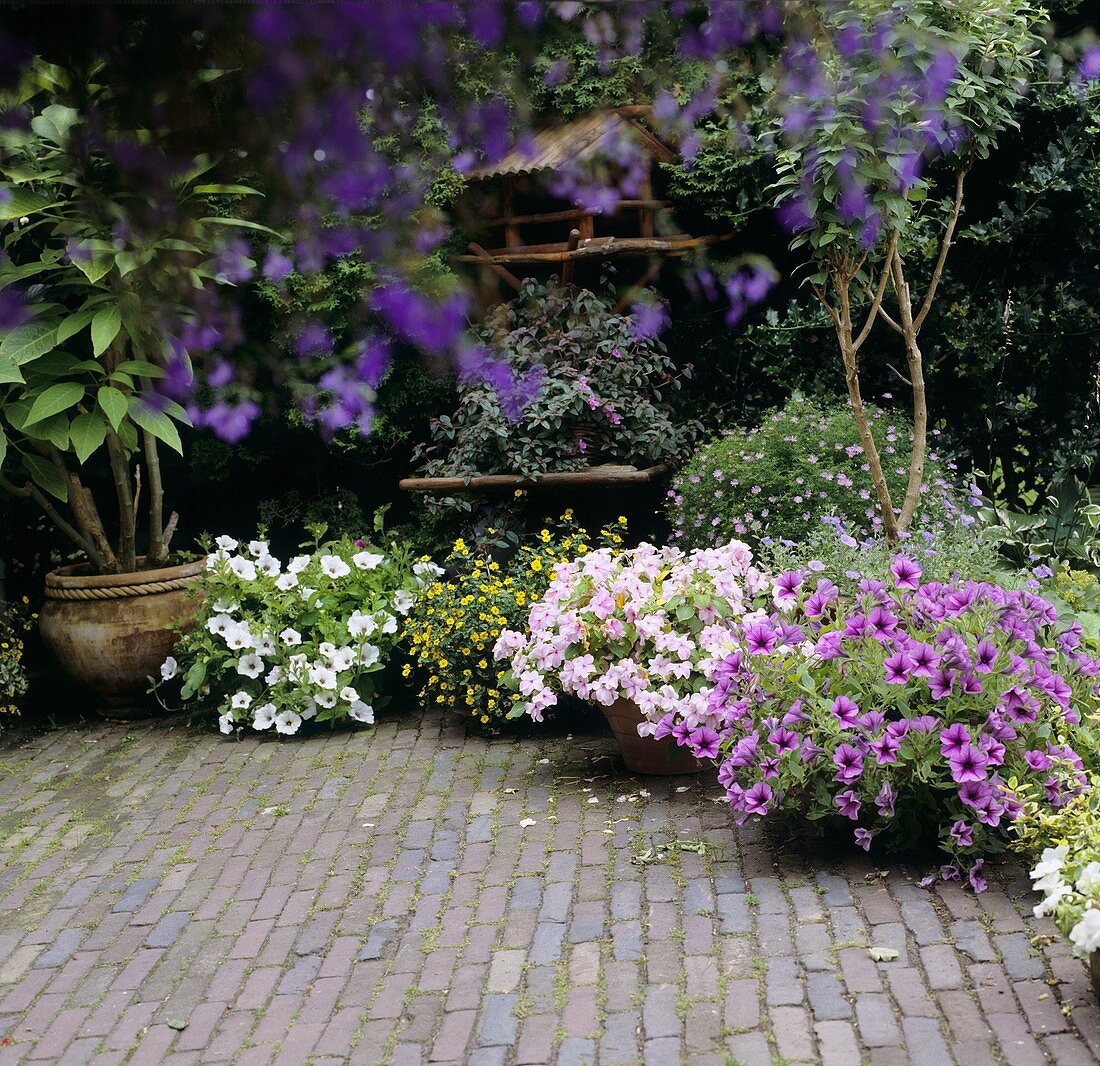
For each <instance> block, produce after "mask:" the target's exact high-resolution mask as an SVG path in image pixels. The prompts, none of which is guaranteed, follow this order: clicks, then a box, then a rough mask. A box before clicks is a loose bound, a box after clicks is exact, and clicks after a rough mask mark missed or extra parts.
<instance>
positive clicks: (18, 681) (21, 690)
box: [0, 597, 37, 729]
mask: <svg viewBox="0 0 1100 1066" xmlns="http://www.w3.org/2000/svg"><path fill="white" fill-rule="evenodd" d="M36 617H37V616H36V615H33V614H32V613H31V612H30V609H29V608H28V605H27V600H26V598H25V597H24V599H23V600H22V601H21V602H19V603H0V729H3V724H2V723H3V720H4V718H5V717H10V716H13V715H17V714H19V701H20V699H21V698H22V697H23V696H25V695H26V692H27V672H26V669H25V668H24V666H23V650H24V647H23V638H24V636H25V634H26V632H27V630H28V629H29V628H30V626H31V623H32V621H33V620H34V618H36Z"/></svg>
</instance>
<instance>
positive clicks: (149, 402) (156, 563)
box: [0, 62, 255, 703]
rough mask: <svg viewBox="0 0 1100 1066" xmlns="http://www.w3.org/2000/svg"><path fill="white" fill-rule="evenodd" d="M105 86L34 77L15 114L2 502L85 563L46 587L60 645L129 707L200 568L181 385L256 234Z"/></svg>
mask: <svg viewBox="0 0 1100 1066" xmlns="http://www.w3.org/2000/svg"><path fill="white" fill-rule="evenodd" d="M100 76H101V72H100V71H84V70H82V71H79V72H78V71H72V72H68V71H64V70H61V69H59V68H58V67H56V66H53V65H49V64H46V63H43V62H37V63H34V64H32V65H31V66H30V68H29V69H28V71H27V73H26V76H25V78H24V81H23V83H22V84H21V85H20V87H19V88H18V90H16V91H14V92H12V93H11V94H9V95H8V96H7V97H5V98H4V99H3V100H2V101H0V118H2V119H3V122H2V125H3V129H2V130H0V234H2V237H3V256H2V257H0V294H2V295H3V296H4V300H5V302H4V311H5V314H6V317H7V322H6V323H5V325H6V326H7V329H6V330H5V331H4V332H3V333H2V334H0V337H2V339H0V493H8V494H10V495H12V496H17V497H25V498H28V499H29V500H31V501H33V502H34V503H36V504H37V505H38V506H40V507H41V508H42V510H43V511H45V513H46V514H47V515H48V516H49V518H50V519H51V520H52V521H53V523H54V524H55V525H56V526H57V528H58V529H59V530H61V531H62V533H64V534H65V535H66V536H67V537H68V539H69V540H71V542H72V543H73V545H74V546H75V547H76V548H77V549H78V550H79V552H80V553H81V555H82V556H83V561H82V562H79V563H76V564H74V565H70V566H64V567H62V568H60V569H58V570H55V571H54V572H52V573H51V574H49V575H48V576H47V578H46V602H45V606H44V608H43V610H42V612H41V623H40V624H41V631H42V636H43V638H44V641H45V643H46V645H47V647H48V648H49V649H50V650H51V652H52V653H53V654H54V655H55V656H56V657H57V659H58V661H59V663H60V664H61V665H62V666H63V667H64V668H65V670H66V671H68V672H69V673H70V674H71V675H72V676H74V677H75V678H76V679H77V680H78V681H80V682H82V683H83V684H85V685H87V686H88V687H90V688H91V689H93V690H94V691H96V692H98V693H99V695H100V696H101V697H103V698H104V699H105V700H106V701H107V702H109V703H126V702H129V701H131V700H132V699H133V698H134V697H135V696H136V695H137V694H138V693H141V692H142V691H144V689H145V688H146V687H147V678H148V677H149V675H150V674H152V673H154V672H155V670H156V668H157V666H158V665H159V663H161V662H162V661H163V660H164V658H165V656H166V655H167V653H168V652H169V651H170V650H171V645H172V643H173V640H174V633H173V630H172V626H173V624H174V623H175V622H176V621H178V620H179V618H180V617H181V615H183V614H185V613H186V612H187V610H188V609H189V608H188V592H187V590H188V587H189V586H190V585H191V584H192V583H193V582H194V581H195V579H196V578H197V576H198V574H199V573H200V571H201V569H202V563H201V562H181V561H179V560H178V559H177V558H175V557H173V555H172V537H173V533H174V532H175V529H176V523H177V516H176V514H175V513H169V514H167V515H166V505H165V487H164V483H163V478H162V468H161V459H160V456H161V447H162V446H164V445H166V446H167V447H168V448H171V449H172V450H174V451H177V452H181V453H182V443H181V439H180V433H179V426H180V425H181V424H182V425H189V424H190V420H189V418H188V414H187V412H186V410H185V409H184V408H183V407H182V406H181V405H180V404H179V403H178V402H177V401H176V400H174V399H172V398H171V395H170V392H171V388H169V387H166V385H170V384H171V382H170V381H166V378H168V377H173V378H175V379H177V380H178V378H179V377H180V376H181V375H182V376H183V377H184V378H189V377H190V361H189V353H188V334H189V332H190V334H191V336H195V335H197V334H199V333H200V332H201V327H203V322H202V320H201V318H200V310H201V309H202V308H203V307H204V306H205V303H204V297H207V296H209V295H210V291H209V290H211V289H212V287H213V286H215V285H220V284H231V283H233V282H234V281H235V280H239V279H241V278H242V277H244V276H247V274H248V272H249V271H250V269H251V267H252V263H251V261H250V260H248V259H247V256H246V249H244V248H243V247H242V242H241V241H240V240H239V238H236V239H229V240H227V237H228V238H232V237H233V236H234V230H233V229H231V228H229V227H232V226H236V225H249V224H250V223H243V222H241V220H239V219H234V218H226V217H222V216H221V215H219V214H218V213H217V212H216V211H213V210H212V209H211V201H212V199H213V200H214V201H215V202H216V200H217V198H219V197H221V198H223V199H224V198H225V197H227V196H231V197H241V196H245V195H250V194H252V193H253V192H254V190H251V189H248V188H246V187H244V186H235V185H217V184H212V183H210V182H209V181H208V180H205V181H204V179H205V178H206V176H207V175H209V174H210V172H211V171H212V170H213V168H214V165H215V161H214V160H212V159H209V158H201V157H200V158H195V157H194V156H187V155H183V156H181V155H179V154H169V152H168V151H167V150H166V149H165V148H164V144H165V143H166V140H165V138H164V136H163V133H151V132H150V131H148V130H142V129H137V130H127V129H126V128H125V123H124V122H122V121H121V119H120V118H119V116H118V115H117V114H116V113H115V112H114V111H113V110H112V105H113V102H114V97H113V96H112V93H111V90H110V89H109V88H108V87H107V86H106V85H103V84H99V82H100ZM141 175H144V176H145V180H141ZM251 225H255V224H251ZM207 335H209V330H207ZM108 500H109V501H110V505H108V504H107V501H108Z"/></svg>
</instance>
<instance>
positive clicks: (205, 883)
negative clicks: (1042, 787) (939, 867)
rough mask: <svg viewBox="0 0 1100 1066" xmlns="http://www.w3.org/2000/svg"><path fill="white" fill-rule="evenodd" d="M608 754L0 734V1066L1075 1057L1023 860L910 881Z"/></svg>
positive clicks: (380, 740)
mask: <svg viewBox="0 0 1100 1066" xmlns="http://www.w3.org/2000/svg"><path fill="white" fill-rule="evenodd" d="M612 752H613V745H612V742H611V740H610V739H609V738H605V737H604V736H602V735H597V734H593V735H588V736H577V737H575V738H569V737H567V736H564V735H562V734H560V733H559V734H558V735H556V736H543V737H538V738H524V739H519V740H515V739H504V740H495V741H492V742H487V741H485V740H482V739H479V738H475V737H465V736H464V735H463V732H462V730H461V727H460V726H459V725H457V724H455V723H453V722H451V721H450V720H441V719H439V718H437V717H435V716H432V715H429V716H428V717H427V718H426V719H424V720H423V721H422V722H420V721H419V720H418V719H417V718H416V717H414V716H406V717H404V718H402V719H398V720H394V719H393V718H390V719H388V720H385V721H383V723H382V724H381V725H380V726H379V727H378V728H376V729H374V730H372V731H363V732H346V733H338V734H335V735H331V736H318V737H314V738H310V739H305V740H297V741H294V742H291V743H277V742H273V741H272V739H269V738H265V739H264V740H259V739H252V738H249V739H246V740H245V741H244V742H242V743H237V744H235V743H232V742H230V741H226V740H224V739H223V738H222V737H221V736H220V735H217V734H210V733H206V732H203V731H201V730H199V729H197V728H189V727H187V726H186V725H185V724H182V723H177V724H170V723H164V722H162V723H159V724H156V725H137V726H133V725H131V726H127V725H112V724H101V723H80V724H75V725H72V726H69V727H66V728H65V729H63V730H56V731H53V732H50V733H45V734H32V733H28V732H25V731H24V732H14V733H7V734H4V735H0V1063H7V1062H19V1061H24V1060H26V1061H33V1060H46V1061H59V1062H64V1063H76V1062H87V1061H93V1062H97V1063H101V1062H102V1063H109V1062H124V1061H132V1062H136V1063H160V1062H164V1063H200V1062H201V1063H210V1062H225V1061H231V1062H240V1063H259V1062H264V1063H266V1062H271V1061H275V1062H280V1063H294V1064H301V1063H307V1062H311V1063H315V1064H318V1066H320V1064H329V1063H332V1064H335V1063H340V1062H345V1061H352V1062H363V1063H371V1064H374V1063H394V1064H397V1063H403V1064H408V1063H421V1062H423V1063H427V1062H432V1063H436V1062H452V1061H462V1062H470V1063H475V1064H477V1066H482V1064H484V1066H490V1064H493V1063H550V1062H559V1063H596V1062H599V1063H604V1064H610V1063H633V1062H642V1061H644V1062H646V1063H658V1064H663V1063H677V1062H680V1061H688V1062H692V1063H717V1064H729V1063H735V1062H740V1063H746V1064H750V1066H756V1064H760V1063H767V1064H770V1063H780V1062H826V1063H842V1064H852V1063H857V1062H860V1061H863V1062H868V1063H882V1064H886V1063H891V1064H893V1063H905V1062H913V1063H945V1062H951V1061H958V1062H961V1063H964V1064H966V1066H979V1064H982V1063H1000V1062H1003V1063H1009V1064H1014V1063H1041V1062H1048V1061H1052V1062H1059V1063H1072V1064H1082V1063H1089V1062H1094V1061H1097V1055H1098V1054H1100V1010H1098V1006H1097V1004H1096V1002H1095V1001H1094V999H1093V996H1092V993H1091V990H1090V987H1089V985H1088V982H1087V979H1086V974H1085V970H1084V967H1083V966H1082V964H1081V963H1080V962H1077V961H1076V960H1074V959H1072V958H1071V957H1070V956H1069V955H1068V952H1067V951H1066V949H1065V948H1064V947H1063V946H1062V944H1061V943H1060V942H1059V941H1058V940H1056V939H1054V938H1052V937H1050V936H1049V934H1051V933H1052V932H1053V926H1051V925H1050V924H1048V923H1047V922H1045V921H1043V922H1037V921H1035V920H1034V919H1032V917H1031V915H1030V907H1031V906H1032V904H1033V903H1034V902H1035V898H1036V897H1034V896H1032V894H1031V893H1030V892H1029V891H1028V890H1027V883H1026V880H1024V879H1023V878H1022V877H1021V874H1022V870H1021V868H1020V867H1019V866H1018V865H1016V864H1014V863H1011V862H1010V863H1005V864H1000V865H997V864H994V869H993V876H992V878H991V887H990V891H989V892H988V893H986V894H985V895H984V896H983V897H981V898H980V899H978V900H976V899H975V898H974V897H973V896H970V895H967V894H964V893H963V892H962V891H960V890H957V889H956V888H954V887H947V888H941V889H939V890H936V891H931V892H930V891H927V890H923V889H921V888H919V887H918V886H917V884H916V880H917V878H919V876H920V875H921V874H922V873H923V872H924V871H923V870H916V869H914V870H905V871H895V872H893V873H889V874H886V873H884V872H882V871H880V869H878V868H877V867H876V866H875V864H874V863H873V862H872V861H869V860H868V859H866V858H864V857H863V856H862V854H861V853H856V854H854V855H853V854H844V855H839V856H838V855H836V854H830V853H828V852H827V851H824V850H823V849H813V848H806V847H805V846H798V845H790V844H788V845H784V844H783V842H782V840H781V835H775V834H772V835H769V834H765V833H763V832H762V831H761V830H760V829H759V828H755V827H754V828H751V829H744V830H741V831H735V830H734V829H733V828H732V826H731V824H730V821H729V819H728V816H727V813H726V809H725V808H724V807H723V806H722V805H721V804H720V803H718V802H715V797H716V789H715V787H714V786H713V785H712V784H711V781H710V780H709V779H673V780H671V781H667V780H666V781H661V780H655V779H651V780H649V781H641V780H639V779H635V778H630V777H628V776H625V775H622V774H620V773H619V771H618V769H617V766H616V763H615V762H614V760H613V758H612V757H611V753H612ZM643 789H644V790H646V791H642V790H643ZM527 818H530V819H534V822H535V824H534V825H531V826H521V824H520V823H521V821H522V820H524V819H527ZM677 841H684V842H686V844H685V845H684V846H682V847H675V846H672V847H670V845H675V843H676V842H677ZM698 841H703V842H705V845H706V846H705V847H700V846H699V845H698V843H697V842H698ZM693 848H694V849H698V850H692V849H693ZM639 858H642V859H646V860H649V861H646V862H643V863H639V862H638V861H637V860H638V859H639ZM872 944H875V945H884V946H888V947H891V948H894V949H896V950H897V951H898V952H899V953H900V955H899V957H898V959H897V960H896V961H892V962H885V963H875V962H872V960H871V958H870V957H869V954H868V950H867V948H868V946H869V945H872Z"/></svg>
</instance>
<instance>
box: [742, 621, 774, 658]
mask: <svg viewBox="0 0 1100 1066" xmlns="http://www.w3.org/2000/svg"><path fill="white" fill-rule="evenodd" d="M742 636H743V638H744V641H745V645H746V647H747V648H748V650H749V654H750V655H767V654H768V653H769V652H772V651H774V650H775V648H776V645H777V644H778V643H779V637H778V636H777V635H776V632H775V630H774V629H773V628H772V626H771V625H770V624H769V623H768V622H753V623H752V624H751V625H748V626H746V627H745V628H744V631H743V634H742Z"/></svg>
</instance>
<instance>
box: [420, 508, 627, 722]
mask: <svg viewBox="0 0 1100 1066" xmlns="http://www.w3.org/2000/svg"><path fill="white" fill-rule="evenodd" d="M625 531H626V519H625V518H622V517H620V518H619V520H618V522H617V523H616V524H615V525H614V526H613V527H609V528H606V529H602V530H600V531H599V535H598V537H596V538H590V537H589V534H588V531H587V530H586V529H584V528H583V527H581V526H578V525H577V523H576V522H575V521H574V519H573V513H572V511H566V512H565V514H563V515H562V516H561V518H560V519H559V520H558V521H557V522H553V523H550V522H548V523H547V525H546V526H545V527H544V528H543V529H542V530H540V531H539V532H538V533H537V534H535V535H534V536H530V537H528V538H526V541H525V542H524V543H521V544H520V545H519V546H518V548H517V549H516V550H514V551H513V552H512V553H511V554H510V555H509V556H507V557H506V558H505V559H504V561H499V562H498V561H497V560H496V559H494V558H493V556H492V554H489V553H486V552H481V551H478V550H477V549H476V548H474V549H471V548H470V547H469V546H467V544H466V542H465V540H463V539H461V538H459V539H458V540H456V541H455V543H454V547H453V549H452V551H451V554H450V556H449V557H448V558H447V561H446V574H445V575H444V576H441V577H439V578H438V579H437V580H436V581H434V582H432V583H431V584H429V585H428V586H427V588H425V589H424V593H423V595H422V596H421V598H420V599H419V600H418V602H417V604H416V607H415V608H414V609H413V611H412V613H411V614H410V615H409V618H408V622H407V625H406V630H405V635H406V639H407V640H408V642H409V643H410V645H411V653H412V654H411V660H410V662H409V663H407V664H406V666H405V669H404V673H405V676H406V677H408V676H409V675H410V674H411V673H412V672H413V670H414V669H415V671H416V674H417V676H418V677H419V678H420V679H421V682H422V687H421V690H420V698H421V699H424V700H429V701H430V702H432V703H435V704H437V705H438V706H440V707H445V708H446V709H448V710H451V711H454V712H456V713H458V714H461V715H463V716H464V717H466V719H467V720H468V721H470V720H472V721H474V722H476V723H477V724H479V725H480V726H482V727H484V728H485V729H487V730H489V731H493V730H496V729H499V728H500V727H501V726H502V725H503V724H504V723H505V722H506V721H507V720H508V719H509V718H512V717H514V713H513V712H514V708H515V704H516V701H518V700H519V698H520V697H519V696H518V694H516V693H513V692H512V691H510V690H509V689H508V686H507V685H506V684H505V681H504V678H505V674H506V672H507V668H506V667H504V666H502V665H501V664H499V663H497V662H496V661H495V659H494V656H493V646H494V644H495V643H496V641H497V638H498V637H499V636H500V635H501V632H502V631H504V630H505V629H507V628H508V627H509V626H518V625H521V624H522V622H523V619H524V618H526V617H527V614H528V612H529V611H530V609H531V607H532V605H533V604H535V603H536V602H537V601H538V599H539V597H540V596H542V594H543V593H544V592H545V590H546V588H547V586H549V584H550V582H551V581H552V580H553V579H554V575H555V573H556V571H557V568H558V566H559V565H561V564H563V563H565V562H566V561H568V560H572V559H578V558H584V557H585V556H586V555H588V553H589V552H590V551H591V550H592V547H593V545H598V544H604V545H607V546H608V547H609V548H612V547H616V546H618V545H621V544H622V541H623V534H624V533H625ZM490 532H492V531H490Z"/></svg>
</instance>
